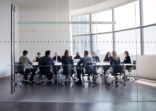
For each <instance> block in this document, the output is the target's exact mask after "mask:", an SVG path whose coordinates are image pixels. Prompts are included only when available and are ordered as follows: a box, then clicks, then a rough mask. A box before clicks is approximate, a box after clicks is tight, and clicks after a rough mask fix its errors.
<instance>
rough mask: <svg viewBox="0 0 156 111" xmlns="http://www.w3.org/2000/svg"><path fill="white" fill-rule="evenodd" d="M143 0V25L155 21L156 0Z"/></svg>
mask: <svg viewBox="0 0 156 111" xmlns="http://www.w3.org/2000/svg"><path fill="white" fill-rule="evenodd" d="M142 1H143V15H144V18H143V21H144V25H149V24H153V23H156V13H155V10H156V0H142Z"/></svg>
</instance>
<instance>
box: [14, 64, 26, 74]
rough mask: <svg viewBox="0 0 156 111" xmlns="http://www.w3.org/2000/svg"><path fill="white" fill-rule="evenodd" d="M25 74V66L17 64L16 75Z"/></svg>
mask: <svg viewBox="0 0 156 111" xmlns="http://www.w3.org/2000/svg"><path fill="white" fill-rule="evenodd" d="M24 72H25V65H23V64H19V63H15V73H24Z"/></svg>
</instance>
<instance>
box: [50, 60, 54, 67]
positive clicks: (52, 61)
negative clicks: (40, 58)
mask: <svg viewBox="0 0 156 111" xmlns="http://www.w3.org/2000/svg"><path fill="white" fill-rule="evenodd" d="M50 59H51V63H50V64H51V65H52V66H53V65H54V60H53V59H52V58H50Z"/></svg>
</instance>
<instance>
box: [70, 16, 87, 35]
mask: <svg viewBox="0 0 156 111" xmlns="http://www.w3.org/2000/svg"><path fill="white" fill-rule="evenodd" d="M72 21H76V22H89V21H90V16H89V15H81V16H73V17H72ZM89 33H90V25H89V24H83V23H82V24H73V25H72V35H82V34H89Z"/></svg>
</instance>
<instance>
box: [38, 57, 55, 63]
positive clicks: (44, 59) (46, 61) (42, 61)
mask: <svg viewBox="0 0 156 111" xmlns="http://www.w3.org/2000/svg"><path fill="white" fill-rule="evenodd" d="M39 65H54V61H53V59H52V58H51V57H48V56H44V57H41V58H40V60H39Z"/></svg>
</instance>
